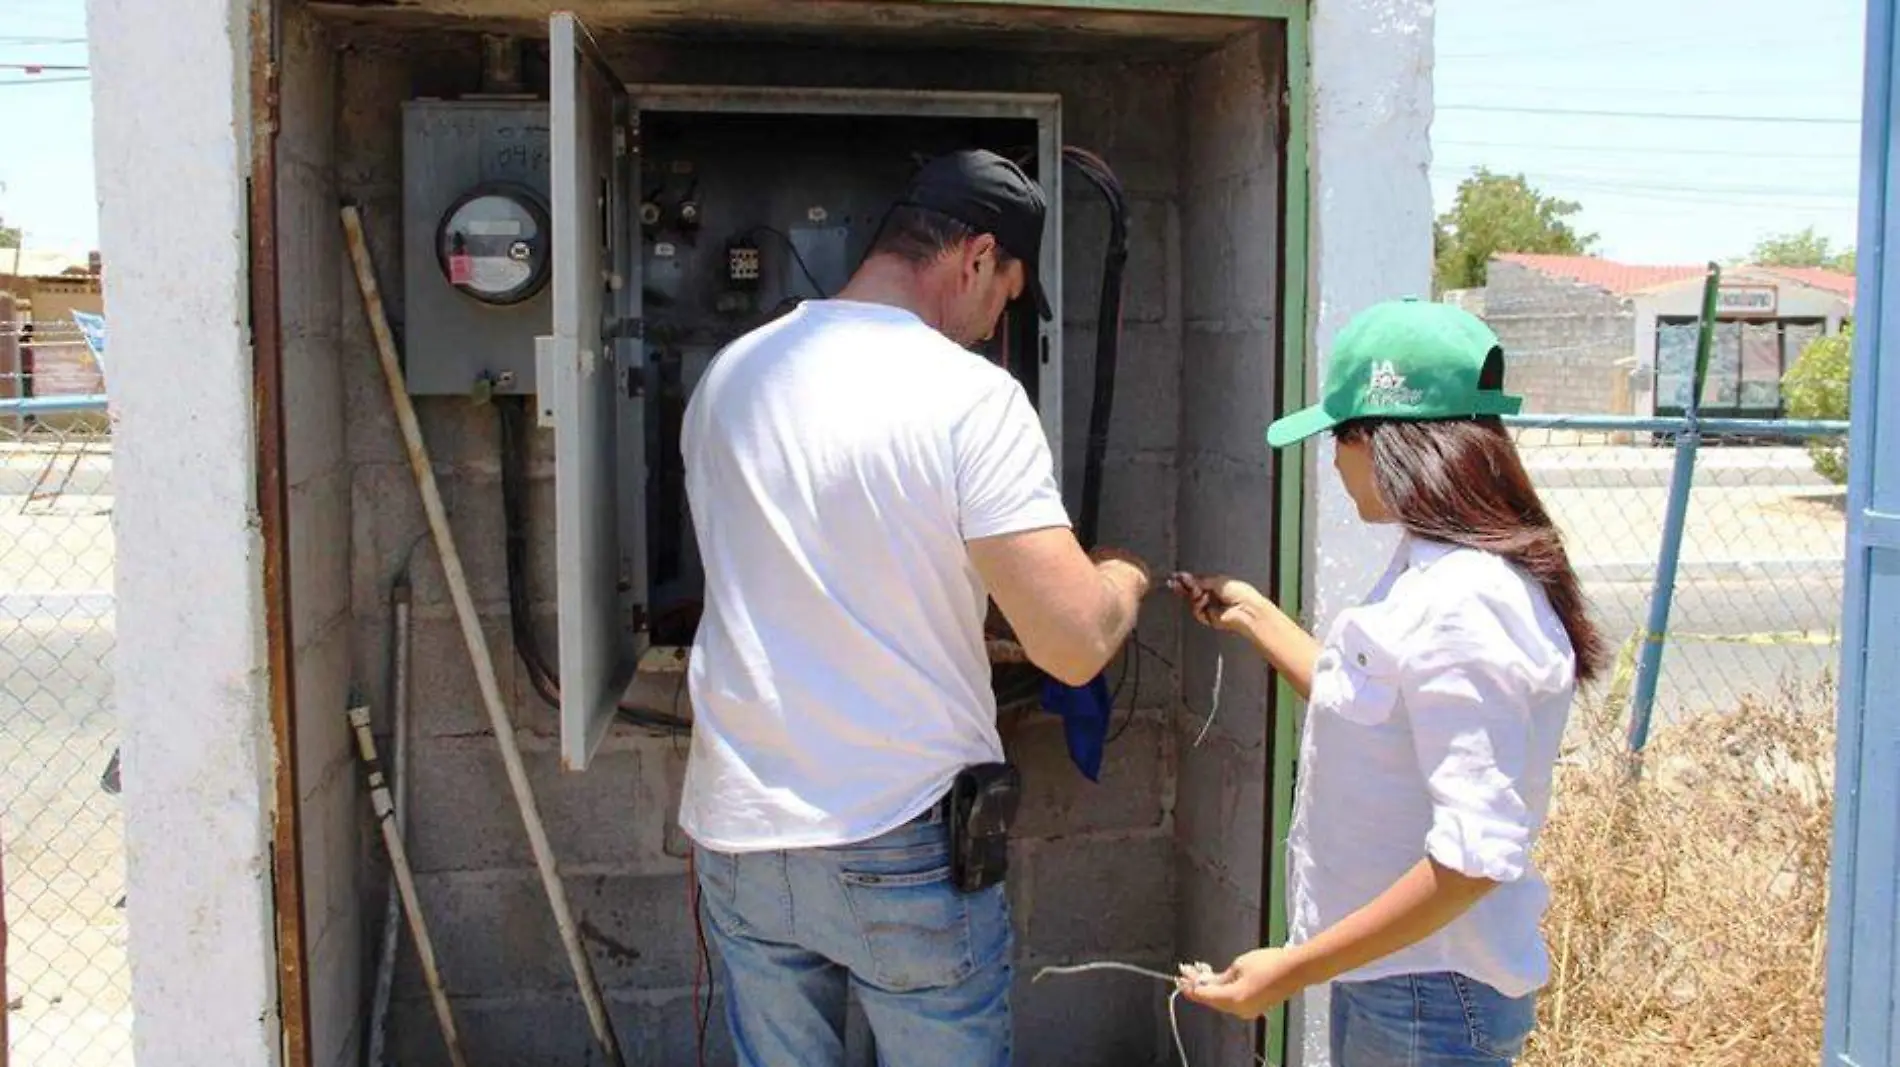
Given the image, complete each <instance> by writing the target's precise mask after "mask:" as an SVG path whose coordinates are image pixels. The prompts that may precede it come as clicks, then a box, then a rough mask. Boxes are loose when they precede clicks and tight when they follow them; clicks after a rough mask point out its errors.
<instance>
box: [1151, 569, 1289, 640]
mask: <svg viewBox="0 0 1900 1067" xmlns="http://www.w3.org/2000/svg"><path fill="white" fill-rule="evenodd" d="M1168 588H1170V589H1172V590H1174V591H1175V593H1176V594H1177V595H1179V596H1180V597H1181V599H1182V600H1185V601H1187V604H1188V608H1189V609H1190V610H1191V611H1193V613H1194V618H1195V619H1196V620H1198V621H1199V622H1200V623H1201V624H1202V625H1205V626H1211V627H1213V628H1214V629H1216V630H1226V631H1227V632H1229V633H1236V634H1247V633H1250V632H1252V631H1253V630H1254V628H1255V627H1256V626H1257V625H1258V624H1259V623H1261V622H1264V621H1265V620H1266V619H1267V617H1268V615H1269V614H1270V613H1271V612H1272V611H1273V610H1274V608H1273V605H1272V604H1270V603H1268V601H1267V598H1266V597H1264V596H1261V595H1260V590H1258V589H1255V588H1254V587H1253V586H1251V585H1248V584H1247V583H1246V582H1242V581H1238V580H1236V579H1233V578H1229V577H1227V576H1226V575H1224V574H1187V573H1177V574H1175V575H1173V576H1171V577H1170V578H1169V579H1168Z"/></svg>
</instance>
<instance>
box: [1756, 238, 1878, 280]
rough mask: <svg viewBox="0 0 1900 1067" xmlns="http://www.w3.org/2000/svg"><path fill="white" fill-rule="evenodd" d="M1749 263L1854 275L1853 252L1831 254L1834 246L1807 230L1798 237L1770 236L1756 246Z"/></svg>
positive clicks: (1843, 250)
mask: <svg viewBox="0 0 1900 1067" xmlns="http://www.w3.org/2000/svg"><path fill="white" fill-rule="evenodd" d="M1748 261H1749V262H1750V263H1754V264H1756V265H1758V266H1763V267H1824V268H1826V269H1828V270H1836V271H1840V272H1841V273H1842V274H1852V273H1854V250H1853V249H1852V248H1846V249H1842V250H1841V251H1839V252H1836V251H1834V248H1833V242H1832V241H1829V240H1828V239H1827V238H1825V237H1823V236H1821V235H1820V234H1818V233H1815V232H1814V227H1812V226H1810V227H1808V228H1807V229H1805V230H1801V231H1800V232H1798V233H1781V234H1772V235H1770V236H1767V237H1764V238H1762V239H1761V240H1759V241H1757V242H1755V250H1754V251H1753V252H1750V253H1749V254H1748Z"/></svg>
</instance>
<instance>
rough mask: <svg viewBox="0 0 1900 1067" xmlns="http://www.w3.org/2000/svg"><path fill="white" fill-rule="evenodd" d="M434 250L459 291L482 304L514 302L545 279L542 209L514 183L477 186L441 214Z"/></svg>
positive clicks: (537, 288)
mask: <svg viewBox="0 0 1900 1067" xmlns="http://www.w3.org/2000/svg"><path fill="white" fill-rule="evenodd" d="M435 252H436V259H437V261H438V263H439V265H440V266H441V268H442V274H443V276H444V277H446V278H447V279H448V281H449V284H450V285H453V286H454V287H455V288H456V289H457V290H459V291H460V292H463V293H466V294H467V295H469V296H471V297H474V298H475V299H476V300H479V301H481V302H482V303H484V304H496V305H508V304H518V303H520V302H521V301H523V300H526V299H528V298H529V297H531V296H533V295H534V294H536V293H538V292H540V291H541V287H542V286H544V285H546V284H547V281H548V213H547V209H546V208H544V207H543V206H542V205H541V202H540V200H539V199H538V198H537V197H536V196H535V195H534V193H532V192H530V191H529V190H527V189H524V188H522V187H520V186H513V185H482V186H477V187H476V188H474V189H471V190H469V191H468V192H466V193H464V194H462V196H460V197H458V198H457V199H456V201H455V203H453V204H451V205H449V210H448V211H447V212H446V213H444V214H443V216H442V223H441V225H439V226H437V227H436V233H435Z"/></svg>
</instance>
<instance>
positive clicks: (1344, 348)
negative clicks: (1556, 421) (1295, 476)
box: [1267, 297, 1524, 448]
mask: <svg viewBox="0 0 1900 1067" xmlns="http://www.w3.org/2000/svg"><path fill="white" fill-rule="evenodd" d="M1494 352H1495V353H1497V355H1498V358H1500V359H1502V358H1503V346H1502V345H1500V344H1499V343H1498V336H1497V334H1494V333H1492V332H1491V328H1490V327H1489V326H1486V325H1485V324H1484V323H1483V322H1482V321H1481V320H1479V318H1478V317H1477V316H1476V315H1473V314H1471V313H1470V312H1468V311H1465V310H1463V309H1462V308H1457V307H1453V306H1452V305H1450V304H1438V303H1433V302H1431V301H1428V300H1419V299H1418V298H1416V297H1407V298H1405V299H1403V300H1393V301H1388V302H1386V303H1383V304H1374V305H1373V306H1371V307H1369V308H1367V309H1365V310H1364V311H1361V312H1360V313H1359V314H1357V315H1354V316H1353V317H1352V321H1351V322H1348V323H1347V324H1346V328H1345V329H1343V330H1341V331H1339V337H1338V339H1337V340H1335V341H1334V342H1333V355H1332V358H1331V359H1330V360H1329V361H1327V364H1326V388H1325V391H1324V393H1323V394H1322V396H1321V397H1320V402H1319V403H1318V404H1315V405H1313V406H1312V407H1310V408H1306V409H1304V410H1302V411H1296V412H1294V413H1293V414H1291V415H1288V416H1286V417H1285V418H1283V419H1280V420H1278V421H1276V422H1275V423H1274V424H1273V425H1272V426H1269V427H1267V444H1268V446H1269V447H1272V448H1285V447H1286V446H1288V445H1292V444H1298V443H1299V442H1301V441H1304V440H1306V439H1307V438H1309V437H1311V436H1313V435H1314V434H1317V433H1323V432H1325V431H1327V430H1330V429H1332V428H1333V427H1335V426H1338V425H1339V424H1340V423H1343V422H1350V421H1352V420H1354V419H1368V418H1380V419H1420V420H1423V419H1461V418H1471V417H1473V416H1477V415H1515V414H1517V413H1518V411H1519V410H1520V409H1522V408H1523V406H1524V400H1523V398H1522V397H1515V396H1507V395H1505V393H1504V392H1503V390H1502V388H1501V387H1499V388H1490V389H1483V388H1479V386H1478V382H1479V379H1480V378H1481V376H1482V375H1483V373H1484V369H1485V365H1486V364H1487V363H1488V362H1489V361H1490V360H1491V358H1492V353H1494Z"/></svg>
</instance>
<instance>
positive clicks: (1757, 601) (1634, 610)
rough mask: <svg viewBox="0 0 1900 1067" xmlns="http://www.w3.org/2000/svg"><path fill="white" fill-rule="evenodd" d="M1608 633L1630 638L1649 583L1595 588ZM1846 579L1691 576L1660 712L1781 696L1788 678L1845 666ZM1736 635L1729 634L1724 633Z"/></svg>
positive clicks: (1594, 602)
mask: <svg viewBox="0 0 1900 1067" xmlns="http://www.w3.org/2000/svg"><path fill="white" fill-rule="evenodd" d="M1585 592H1586V594H1587V595H1588V596H1589V598H1590V602H1591V608H1592V610H1593V611H1594V612H1595V614H1596V618H1597V620H1598V624H1599V625H1601V626H1602V627H1603V629H1604V633H1605V636H1607V637H1609V638H1610V639H1611V640H1612V641H1613V642H1621V641H1624V640H1626V639H1627V638H1628V637H1629V636H1630V635H1631V634H1633V633H1635V632H1637V631H1639V630H1641V629H1643V628H1644V627H1645V626H1646V624H1647V619H1648V614H1649V596H1650V589H1649V586H1648V585H1647V584H1646V583H1636V582H1618V583H1598V584H1595V585H1590V586H1586V589H1585ZM1840 618H1841V585H1840V579H1839V578H1837V577H1831V576H1827V575H1814V574H1810V575H1803V576H1789V577H1780V578H1775V579H1772V580H1757V581H1739V580H1727V581H1713V580H1697V579H1690V580H1689V581H1687V582H1685V583H1684V584H1683V585H1682V586H1681V587H1680V588H1678V589H1677V590H1676V593H1675V596H1674V598H1673V606H1672V610H1671V612H1670V622H1669V632H1670V633H1672V634H1675V635H1677V639H1676V640H1674V641H1671V642H1670V643H1669V644H1668V645H1667V646H1666V647H1665V648H1664V651H1663V671H1662V678H1661V681H1660V684H1659V685H1658V687H1657V714H1658V716H1659V718H1668V717H1671V716H1674V715H1679V714H1681V713H1682V712H1684V711H1693V710H1700V709H1704V708H1708V707H1717V708H1720V707H1732V706H1734V704H1735V702H1736V701H1738V700H1740V699H1742V698H1743V697H1744V696H1747V695H1750V694H1755V695H1772V694H1775V693H1777V692H1779V691H1781V688H1782V686H1783V684H1784V681H1793V682H1796V683H1809V682H1813V681H1815V680H1818V679H1820V678H1823V677H1832V676H1833V675H1834V674H1835V673H1836V671H1837V669H1838V665H1839V661H1840V646H1839V645H1838V644H1837V643H1835V641H1834V638H1835V635H1836V633H1837V631H1838V630H1839V628H1840ZM1723 638H1727V639H1729V640H1721V639H1723Z"/></svg>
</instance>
